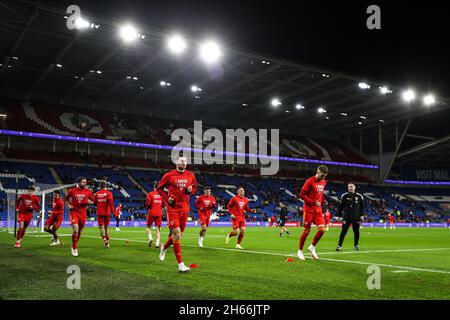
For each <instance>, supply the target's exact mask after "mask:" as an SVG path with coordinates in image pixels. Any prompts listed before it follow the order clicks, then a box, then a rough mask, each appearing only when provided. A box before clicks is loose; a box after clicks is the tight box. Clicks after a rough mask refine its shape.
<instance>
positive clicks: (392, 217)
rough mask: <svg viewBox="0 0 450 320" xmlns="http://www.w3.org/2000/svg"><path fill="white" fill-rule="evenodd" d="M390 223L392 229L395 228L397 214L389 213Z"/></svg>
mask: <svg viewBox="0 0 450 320" xmlns="http://www.w3.org/2000/svg"><path fill="white" fill-rule="evenodd" d="M389 224H390V226H391V229H395V215H394V214H393V213H391V214H389Z"/></svg>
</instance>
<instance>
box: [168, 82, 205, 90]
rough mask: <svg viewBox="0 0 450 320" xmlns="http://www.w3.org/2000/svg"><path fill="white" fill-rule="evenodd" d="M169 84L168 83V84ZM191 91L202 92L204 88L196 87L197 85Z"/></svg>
mask: <svg viewBox="0 0 450 320" xmlns="http://www.w3.org/2000/svg"><path fill="white" fill-rule="evenodd" d="M166 84H167V83H166ZM191 91H192V92H200V91H202V88H200V87H198V86H196V85H195V84H194V85H192V86H191Z"/></svg>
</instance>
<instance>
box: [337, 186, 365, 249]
mask: <svg viewBox="0 0 450 320" xmlns="http://www.w3.org/2000/svg"><path fill="white" fill-rule="evenodd" d="M336 215H337V216H338V217H342V219H343V222H342V223H343V224H342V230H341V234H340V236H339V244H338V245H339V246H340V247H341V246H342V243H343V242H344V238H345V236H346V234H347V231H348V229H349V228H350V225H352V228H353V233H354V234H355V241H354V245H355V247H356V246H357V245H358V243H359V227H360V222H361V217H362V216H363V215H364V197H363V196H362V194H360V193H357V192H354V193H351V192H346V193H344V194H343V195H342V196H341V200H340V202H339V205H338V208H337V212H336Z"/></svg>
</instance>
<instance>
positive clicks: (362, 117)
mask: <svg viewBox="0 0 450 320" xmlns="http://www.w3.org/2000/svg"><path fill="white" fill-rule="evenodd" d="M359 117H360V118H361V119H363V120H366V119H367V117H366V116H359Z"/></svg>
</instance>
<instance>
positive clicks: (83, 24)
mask: <svg viewBox="0 0 450 320" xmlns="http://www.w3.org/2000/svg"><path fill="white" fill-rule="evenodd" d="M89 26H90V23H89V21H87V20H85V19H84V18H82V17H79V18H77V19H75V29H87V28H89Z"/></svg>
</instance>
